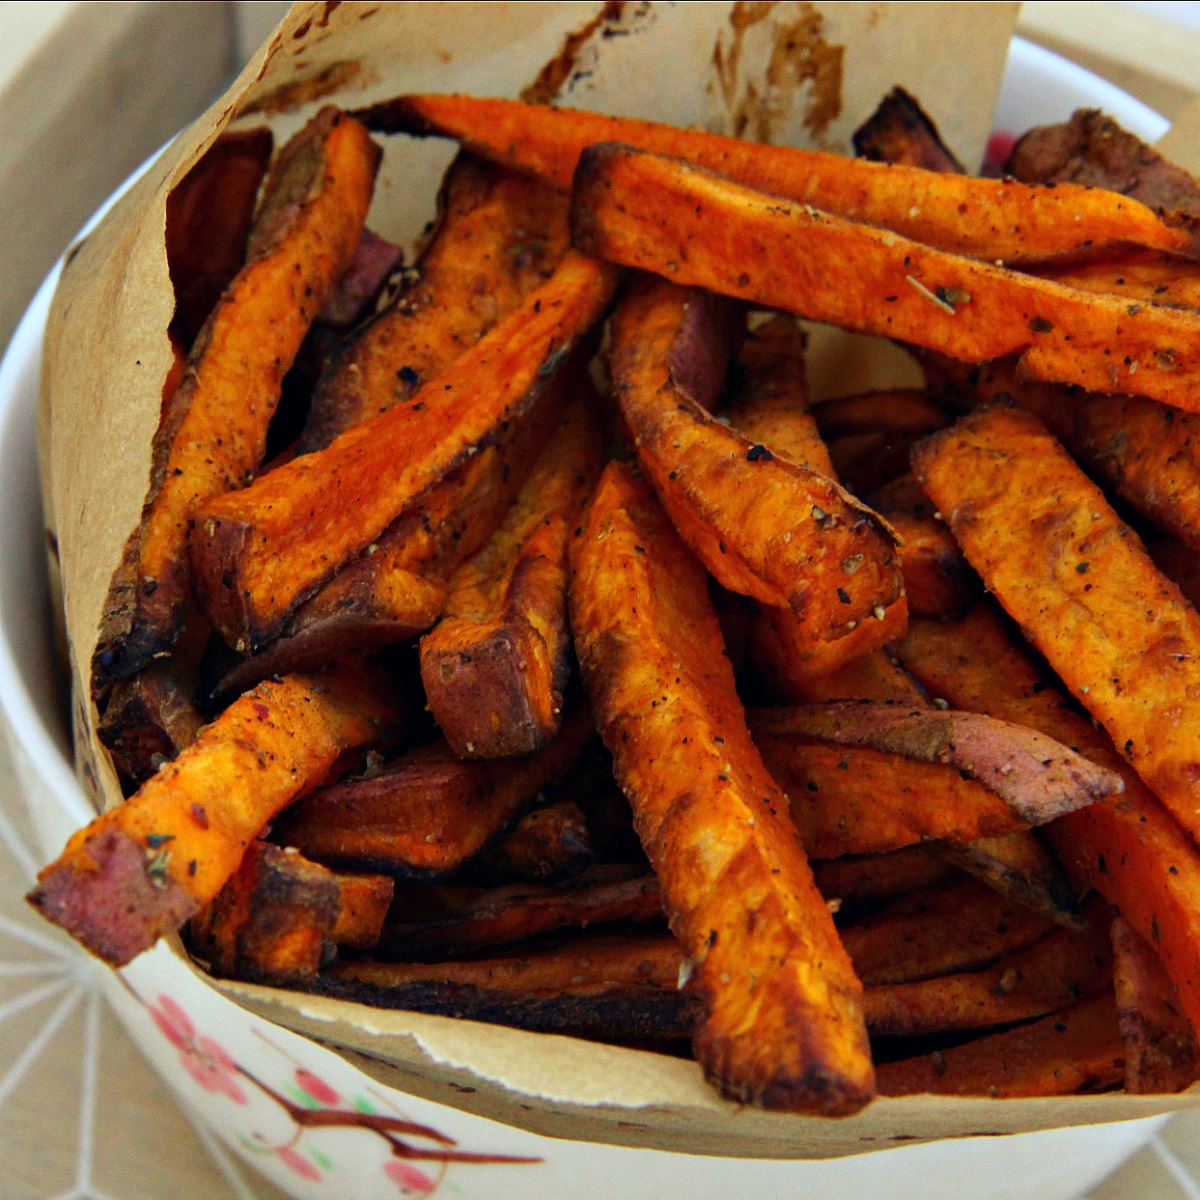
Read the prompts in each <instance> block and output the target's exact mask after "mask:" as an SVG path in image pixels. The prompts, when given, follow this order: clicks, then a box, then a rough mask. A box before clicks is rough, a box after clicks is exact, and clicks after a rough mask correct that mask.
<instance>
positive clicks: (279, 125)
mask: <svg viewBox="0 0 1200 1200" xmlns="http://www.w3.org/2000/svg"><path fill="white" fill-rule="evenodd" d="M1017 7H1018V6H1017V5H1015V4H1008V3H1004V4H975V3H972V4H955V5H943V4H937V5H934V4H887V3H883V4H869V5H868V4H841V3H821V4H812V3H780V4H741V3H740V4H733V5H730V4H726V3H714V4H694V3H685V4H675V5H668V4H657V3H639V4H627V5H620V4H618V5H613V4H604V5H601V4H596V3H548V4H536V5H535V4H519V3H517V4H505V3H490V4H468V3H460V4H435V3H428V4H426V3H406V4H385V5H376V4H357V3H342V4H333V3H326V4H316V3H314V4H299V5H297V6H296V7H295V8H294V9H293V10H292V12H291V13H290V14H289V16H288V17H287V19H286V20H285V21H284V22H283V24H282V25H281V26H280V28H279V29H278V30H277V31H276V32H275V34H274V35H273V36H272V37H271V38H270V39H269V41H268V42H267V44H266V45H265V46H264V47H263V48H262V49H261V50H260V51H259V53H258V54H257V55H256V56H255V58H254V59H253V60H252V62H251V63H250V64H249V66H248V67H247V68H246V69H245V71H244V72H243V73H242V75H241V77H240V78H239V79H238V80H237V81H236V83H235V84H234V85H233V86H232V87H231V88H230V90H229V91H228V93H227V94H226V95H225V96H223V97H222V98H221V99H220V100H219V101H218V102H217V103H216V104H215V105H214V106H213V107H212V109H210V111H209V112H208V113H207V114H205V116H204V117H202V118H201V119H200V120H199V121H198V122H197V123H196V124H195V125H194V126H192V127H191V128H190V129H188V130H186V131H185V132H184V133H183V134H181V135H180V136H179V138H178V139H177V140H176V141H175V143H174V144H172V146H171V147H170V148H169V149H168V150H167V151H166V152H165V153H164V154H163V155H162V156H161V157H160V158H159V159H158V160H157V161H156V162H155V163H154V164H153V165H152V166H151V167H150V168H149V169H148V170H147V172H146V173H145V175H144V176H143V177H142V178H141V180H140V181H139V182H138V183H136V184H135V185H134V187H133V188H132V189H131V190H130V191H129V192H128V194H127V195H126V196H125V197H124V198H123V199H122V200H121V201H120V202H119V203H118V204H117V206H116V207H115V208H114V210H113V211H112V213H111V215H110V216H109V217H108V218H107V219H106V220H105V221H104V222H103V224H102V225H101V226H100V227H99V228H98V229H97V230H96V231H95V232H94V233H92V234H91V235H90V236H88V237H87V238H86V239H85V240H84V241H82V242H81V243H79V244H78V245H76V246H74V247H73V248H72V249H71V251H70V252H69V254H68V256H67V263H66V268H65V271H64V275H63V281H62V284H61V286H60V288H59V291H58V295H57V297H56V300H55V303H54V307H53V311H52V313H51V316H50V322H49V328H48V331H47V339H46V358H45V371H44V389H43V390H44V395H43V407H42V413H41V437H42V455H43V462H44V489H45V497H46V511H47V514H48V520H49V523H50V529H51V532H52V534H53V539H52V541H51V544H52V545H53V544H57V546H58V552H59V556H60V561H61V568H62V578H63V580H64V603H65V617H66V624H67V630H68V634H69V638H70V645H71V648H72V682H73V685H74V696H75V701H74V717H75V724H76V734H77V753H78V764H79V772H80V775H81V778H82V780H83V782H84V785H85V787H86V788H87V790H88V792H89V794H90V796H91V798H92V799H93V801H94V802H95V804H96V806H97V808H102V807H104V806H106V805H110V804H113V803H117V802H118V801H119V799H120V789H119V788H118V786H117V782H116V778H115V775H114V773H113V770H112V768H111V765H110V763H109V761H108V758H107V755H106V753H105V752H104V751H103V750H102V748H101V747H100V745H99V743H98V742H97V740H96V737H95V732H94V727H95V719H94V718H95V713H94V711H93V710H92V709H91V708H90V706H89V704H88V701H87V700H86V697H88V696H89V695H90V679H89V677H88V672H89V667H90V662H91V658H92V653H93V649H94V646H95V643H96V635H97V629H98V625H99V620H100V614H101V611H102V606H103V603H104V599H105V595H106V592H107V589H108V585H109V580H110V578H111V576H112V574H113V571H114V569H115V567H116V565H117V562H118V560H119V557H120V554H121V550H122V547H123V546H124V544H125V541H126V539H127V537H128V536H129V533H130V531H131V530H132V529H133V528H134V526H135V524H136V523H137V521H138V519H139V516H140V512H141V506H142V502H143V499H144V496H145V493H146V486H147V480H148V477H149V467H150V445H151V439H152V436H153V434H154V431H155V426H156V424H157V421H158V417H159V404H160V395H161V390H162V383H163V379H164V377H165V375H166V373H167V369H168V366H169V363H170V358H171V355H170V351H169V348H168V343H167V336H166V330H167V325H168V322H169V320H170V317H171V313H172V307H173V296H172V290H171V285H170V282H169V279H168V275H167V260H166V253H165V247H164V228H165V200H166V197H167V195H168V193H169V192H170V190H171V188H172V187H173V185H174V184H175V183H176V182H177V181H178V180H180V179H181V178H182V177H183V175H184V174H185V173H186V172H187V170H188V169H189V168H190V167H191V166H192V165H193V164H194V163H195V162H196V161H197V159H198V158H199V157H200V156H201V155H202V154H203V153H204V151H205V149H206V148H207V147H208V146H209V145H210V144H211V143H212V141H213V140H214V139H215V137H216V136H217V135H218V134H219V133H220V132H221V131H222V130H223V129H225V128H226V127H227V126H228V125H230V123H231V122H247V123H261V122H263V121H267V122H269V123H270V124H271V125H272V126H273V128H274V129H275V132H276V135H277V138H278V139H279V140H280V141H282V139H283V138H284V137H286V136H287V135H288V134H290V133H291V132H292V131H293V130H294V129H296V128H297V127H298V126H299V125H300V124H301V123H302V121H303V120H304V119H306V118H307V116H308V115H310V114H311V112H312V110H313V107H314V106H315V105H316V104H318V103H321V102H326V101H333V102H338V103H342V104H344V105H346V106H347V107H357V106H360V105H364V104H367V103H370V102H373V101H376V100H380V99H383V98H386V97H388V96H391V95H394V94H397V93H400V92H405V91H441V92H451V91H468V92H472V93H474V94H477V95H497V96H516V95H520V94H524V95H525V96H527V97H530V98H540V99H550V98H553V97H557V98H559V99H560V100H561V101H562V102H563V103H565V104H570V105H573V106H576V107H582V108H591V109H597V110H600V111H605V112H611V113H619V114H625V115H634V116H641V117H647V118H651V119H656V120H662V121H670V122H674V123H678V124H683V125H699V126H703V127H706V128H709V129H712V130H714V131H717V132H730V133H741V134H743V135H744V136H747V137H752V138H756V139H760V140H770V141H778V142H793V143H796V144H801V145H811V146H816V147H822V148H829V149H833V150H839V151H846V150H848V148H849V147H848V139H849V135H850V133H851V131H852V130H853V129H854V128H855V127H856V126H857V125H858V124H860V123H861V122H862V121H863V120H864V119H865V118H866V117H867V116H868V115H869V114H870V113H871V111H873V109H874V107H875V105H876V104H877V103H878V101H879V99H880V97H881V96H882V95H883V94H884V93H885V92H886V91H887V90H888V89H890V88H891V87H893V86H894V85H896V84H900V85H902V86H903V87H905V88H907V89H908V90H909V91H911V92H912V93H914V94H915V95H917V96H919V97H920V98H921V102H922V103H923V104H924V105H925V106H926V107H927V108H928V109H929V111H930V112H931V114H932V115H933V117H934V118H935V120H936V121H937V122H938V124H939V126H940V128H941V130H942V132H943V134H944V135H945V137H946V139H947V141H948V142H949V144H950V146H951V147H952V148H953V149H954V150H955V152H956V153H957V154H958V155H959V157H960V158H961V159H962V160H963V161H964V162H967V163H972V162H978V161H979V158H980V155H981V151H982V147H983V142H984V138H985V136H986V133H987V130H988V127H989V123H990V119H991V112H992V108H993V105H994V99H995V94H996V90H997V88H998V86H999V80H1000V76H1001V73H1002V70H1003V65H1004V59H1005V54H1006V51H1007V44H1008V39H1009V36H1010V33H1011V29H1012V24H1013V21H1014V19H1015V16H1016V9H1017ZM452 153H453V147H452V146H451V145H450V144H448V143H443V142H438V141H427V142H419V141H412V140H409V139H405V138H393V139H389V140H388V142H387V146H386V154H385V160H384V165H383V168H382V172H381V177H380V183H379V186H378V188H377V191H376V199H375V204H374V207H373V209H372V213H371V216H370V221H369V223H370V225H371V227H372V228H373V229H375V230H377V231H378V232H380V233H382V234H384V235H385V236H388V237H391V238H393V239H396V240H400V241H403V242H411V239H412V238H413V237H414V235H415V234H416V233H418V232H419V230H420V229H421V227H422V226H423V225H424V223H425V222H426V221H427V220H428V218H429V217H430V216H431V215H432V211H433V199H434V194H435V191H436V188H437V185H438V182H439V180H440V178H441V175H442V172H443V170H444V168H445V167H446V165H447V164H448V162H449V160H450V158H451V156H452ZM849 344H852V345H853V346H854V350H853V357H854V359H855V361H856V363H859V364H860V365H861V355H862V349H861V339H855V341H854V342H853V343H848V342H847V341H845V340H843V341H841V342H839V341H837V340H834V341H832V342H831V343H830V344H829V345H827V346H824V347H823V348H822V350H821V352H820V359H821V363H820V366H819V370H820V371H822V372H823V373H824V374H826V375H827V376H828V377H830V378H836V377H837V373H838V372H839V371H841V370H843V369H844V368H843V367H842V365H841V364H842V363H843V362H844V361H845V360H846V358H847V355H848V354H849V353H850V352H849V351H848V350H847V345H849ZM871 353H874V351H871ZM883 361H884V364H885V365H884V366H882V367H880V368H878V369H876V368H872V371H873V372H874V373H875V375H876V377H878V374H879V372H881V371H882V372H883V373H885V374H886V371H887V370H888V369H890V368H888V367H887V365H886V363H887V361H888V359H887V357H886V356H884V360H883ZM177 949H178V947H177ZM179 952H180V953H181V954H182V953H183V952H182V950H181V949H179ZM215 986H218V987H220V988H221V990H222V991H224V992H225V993H226V994H227V995H229V996H231V997H232V998H234V999H235V1000H237V1001H238V1002H240V1003H242V1004H244V1005H246V1006H247V1007H249V1008H251V1009H253V1010H254V1011H256V1012H259V1013H261V1014H262V1015H264V1016H266V1017H267V1018H269V1019H271V1020H275V1021H278V1022H279V1023H280V1024H283V1025H286V1026H288V1027H290V1028H292V1029H296V1030H299V1031H301V1032H305V1033H309V1034H311V1035H313V1036H315V1037H319V1038H320V1039H321V1040H322V1041H323V1042H325V1043H327V1044H332V1045H334V1046H337V1047H339V1048H342V1050H343V1052H344V1053H346V1054H347V1055H348V1056H349V1057H350V1058H351V1059H352V1060H353V1061H354V1062H356V1063H358V1064H360V1065H361V1066H362V1067H363V1068H364V1069H365V1070H366V1071H368V1072H370V1073H371V1074H374V1075H376V1076H378V1077H379V1078H380V1079H382V1080H383V1081H384V1082H386V1083H388V1084H391V1085H393V1086H396V1087H398V1088H400V1089H402V1090H406V1091H410V1092H413V1093H416V1094H419V1095H423V1096H426V1097H429V1098H431V1099H435V1100H438V1101H441V1102H444V1103H448V1104H453V1105H457V1106H459V1107H464V1108H469V1109H470V1110H472V1111H475V1112H478V1113H481V1114H483V1115H486V1116H490V1117H494V1118H497V1119H500V1120H503V1121H507V1122H509V1123H512V1124H517V1125H521V1126H524V1127H526V1128H529V1129H533V1130H536V1131H538V1132H544V1133H551V1134H555V1135H559V1136H567V1137H575V1138H582V1139H589V1140H596V1141H611V1142H615V1143H622V1144H626V1145H638V1146H652V1147H657V1148H661V1149H675V1150H686V1151H692V1152H702V1153H707V1154H731V1155H741V1156H764V1157H831V1156H837V1155H845V1154H852V1153H858V1152H863V1151H866V1150H872V1149H881V1148H884V1147H887V1146H889V1145H894V1144H899V1143H902V1142H909V1141H914V1140H926V1139H933V1138H943V1137H963V1136H970V1135H976V1134H982V1133H1005V1132H1017V1131H1021V1130H1032V1129H1044V1128H1050V1127H1054V1126H1059V1125H1070V1124H1084V1123H1092V1122H1100V1121H1115V1120H1125V1119H1129V1118H1133V1117H1140V1116H1148V1115H1151V1114H1153V1113H1161V1112H1166V1111H1170V1110H1173V1109H1176V1108H1179V1107H1183V1106H1185V1105H1189V1104H1193V1103H1195V1101H1196V1099H1197V1097H1196V1096H1194V1095H1186V1096H1181V1097H1123V1096H1096V1097H1070V1098H1065V1099H1051V1100H1023V1101H990V1100H984V1099H970V1100H947V1099H942V1098H933V1097H912V1098H906V1099H898V1100H879V1101H876V1102H875V1103H874V1104H873V1105H871V1106H870V1107H869V1108H868V1109H867V1110H866V1112H864V1113H862V1114H861V1115H859V1116H857V1117H854V1118H851V1119H849V1120H842V1121H827V1120H821V1119H813V1118H802V1117H794V1116H784V1115H777V1114H768V1113H763V1112H759V1111H754V1110H750V1109H743V1108H740V1107H739V1106H737V1105H734V1104H731V1103H728V1102H726V1101H724V1100H722V1099H721V1098H720V1097H718V1096H717V1095H716V1094H715V1093H714V1092H713V1091H712V1090H711V1089H710V1088H708V1087H707V1086H706V1085H705V1083H704V1082H703V1080H702V1078H701V1076H700V1071H699V1068H698V1067H697V1066H696V1064H694V1063H691V1062H685V1061H681V1060H678V1059H674V1058H669V1057H665V1056H660V1055H654V1054H647V1053H642V1052H638V1051H633V1050H624V1049H617V1048H613V1047H608V1046H600V1045H595V1044H592V1043H588V1042H584V1041H580V1040H575V1039H569V1038H561V1037H552V1036H549V1035H538V1034H529V1033H524V1032H520V1031H516V1030H512V1029H507V1028H501V1027H497V1026H490V1025H482V1024H476V1023H472V1022H466V1021H455V1020H450V1019H447V1018H441V1017H432V1016H423V1015H419V1014H410V1013H403V1012H388V1011H381V1010H373V1009H369V1008H364V1007H361V1006H358V1005H353V1004H349V1003H344V1002H336V1001H330V1000H325V999H319V998H313V997H309V996H304V995H299V994H292V993H288V992H283V991H278V990H274V989H268V988H258V987H252V986H249V985H241V984H230V983H220V984H216V985H215Z"/></svg>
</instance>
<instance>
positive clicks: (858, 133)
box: [851, 87, 966, 175]
mask: <svg viewBox="0 0 1200 1200" xmlns="http://www.w3.org/2000/svg"><path fill="white" fill-rule="evenodd" d="M851 140H852V141H853V143H854V152H855V154H857V155H858V156H859V158H865V159H867V160H868V161H870V162H881V163H891V164H892V165H898V166H905V167H923V168H924V169H925V170H927V171H938V172H941V173H944V174H951V175H965V174H966V172H965V171H964V170H963V168H962V164H961V163H959V161H958V159H957V158H955V157H954V154H953V152H952V151H951V150H950V149H949V148H948V147H947V146H946V145H945V144H944V143H943V142H942V139H941V135H940V134H939V133H938V130H937V126H936V125H935V124H934V123H933V120H932V119H931V118H930V116H929V114H928V113H926V112H925V110H924V109H923V108H922V107H921V106H920V105H919V104H918V103H917V101H916V100H915V99H914V98H913V97H912V96H910V95H909V94H908V93H907V92H906V91H905V90H904V89H903V88H901V87H894V88H892V90H891V91H890V92H888V94H887V95H886V96H884V98H883V99H882V100H880V102H879V107H878V108H876V110H875V111H874V112H873V113H872V114H871V115H870V116H869V117H868V118H867V119H866V120H865V121H864V122H863V123H862V124H861V125H860V126H859V127H858V128H857V129H856V130H855V131H854V135H853V137H852V139H851Z"/></svg>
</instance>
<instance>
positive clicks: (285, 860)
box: [189, 842, 340, 986]
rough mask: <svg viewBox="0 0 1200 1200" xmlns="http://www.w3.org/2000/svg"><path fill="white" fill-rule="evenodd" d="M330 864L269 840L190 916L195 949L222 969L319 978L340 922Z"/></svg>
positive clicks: (294, 979)
mask: <svg viewBox="0 0 1200 1200" xmlns="http://www.w3.org/2000/svg"><path fill="white" fill-rule="evenodd" d="M339 907H340V895H339V888H338V883H337V880H336V879H335V878H334V877H333V873H332V872H331V871H328V870H326V868H324V867H321V866H318V865H317V864H316V863H313V862H309V861H308V860H307V859H305V858H303V857H302V856H301V855H299V854H297V853H295V852H294V851H293V852H290V853H289V852H288V851H284V850H281V849H280V848H279V847H278V846H272V845H270V844H269V843H268V842H254V843H252V844H251V846H250V847H249V849H248V850H247V851H246V856H245V858H243V859H242V865H241V866H240V867H239V868H238V870H237V872H236V873H235V874H234V876H233V878H232V879H230V880H229V882H228V883H226V885H225V886H224V887H223V888H222V889H221V891H220V892H219V893H218V895H217V897H216V899H215V900H213V901H212V903H211V904H209V905H207V906H206V907H205V908H204V909H203V910H202V911H201V912H200V913H199V914H198V915H197V916H196V917H194V918H193V919H192V921H191V922H190V924H189V933H190V935H191V937H190V942H191V948H192V950H193V951H194V952H195V953H196V954H198V955H199V956H200V957H201V958H202V959H204V960H205V961H206V962H207V963H208V965H209V967H210V969H211V970H212V971H214V972H215V973H216V974H217V975H223V976H225V977H226V978H229V979H245V980H248V981H249V982H251V983H275V984H280V985H283V986H286V985H287V984H292V983H302V982H304V981H305V980H307V979H314V978H315V977H316V974H317V972H318V971H319V970H320V968H321V963H322V959H323V958H324V956H325V950H326V946H327V945H328V944H329V940H330V936H331V934H332V933H333V929H334V925H335V924H336V923H337V917H338V909H339Z"/></svg>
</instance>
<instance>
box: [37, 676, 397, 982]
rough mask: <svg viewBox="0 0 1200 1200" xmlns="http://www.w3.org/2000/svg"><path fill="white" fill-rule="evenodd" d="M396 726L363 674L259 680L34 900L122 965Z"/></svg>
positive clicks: (390, 708)
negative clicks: (270, 828) (355, 755)
mask: <svg viewBox="0 0 1200 1200" xmlns="http://www.w3.org/2000/svg"><path fill="white" fill-rule="evenodd" d="M395 720H396V705H395V704H394V703H393V701H392V700H391V698H390V695H389V692H388V690H387V687H386V684H385V683H384V682H383V681H382V680H380V679H379V678H378V677H377V676H376V675H375V674H374V672H372V671H369V670H367V669H366V668H363V667H356V668H342V669H337V670H332V671H329V672H327V673H325V674H323V675H321V676H314V677H312V678H309V677H306V676H302V675H288V676H285V677H284V678H282V679H279V680H273V681H268V682H265V683H261V684H259V686H258V687H257V688H255V689H254V690H253V691H251V692H247V693H246V695H245V696H243V697H242V698H241V699H240V700H237V701H235V702H234V703H233V704H232V705H230V707H229V708H227V709H226V710H225V711H224V712H223V713H222V714H221V715H220V716H219V717H218V718H217V719H216V720H215V721H213V722H212V724H210V725H207V726H205V728H204V729H203V730H201V732H200V734H199V736H198V737H197V738H196V740H195V741H194V742H193V743H192V744H191V745H190V746H189V747H188V748H187V749H186V750H184V751H183V753H182V754H180V755H179V757H178V758H177V759H176V760H175V761H174V762H172V763H168V764H167V765H166V766H165V767H163V769H162V770H161V771H159V772H158V773H157V774H156V775H154V776H152V777H151V778H150V779H148V780H147V781H146V782H145V783H144V784H143V785H142V787H141V790H140V791H138V793H137V794H136V795H135V796H133V797H132V799H130V800H128V801H127V802H126V803H125V804H122V805H121V806H119V807H118V808H114V809H111V810H110V811H109V812H106V813H105V814H104V815H103V816H100V817H97V818H96V820H94V821H93V822H92V823H91V824H90V825H88V826H87V827H86V828H84V829H81V830H79V831H78V832H77V833H76V834H74V835H73V836H72V838H71V840H70V841H69V842H68V843H67V846H66V849H65V850H64V851H63V853H62V854H61V855H60V856H59V858H58V859H57V860H56V861H55V862H53V863H51V864H50V866H48V867H46V868H45V870H43V871H42V872H41V874H40V875H39V877H38V879H39V882H38V885H37V887H36V888H34V890H33V891H32V892H31V893H30V894H29V900H30V903H32V904H33V905H34V906H35V907H36V908H38V909H40V910H41V912H42V915H43V916H45V917H47V918H48V919H49V920H51V921H54V922H55V923H56V924H58V925H61V926H62V927H63V928H64V929H66V930H67V932H68V933H70V934H71V935H72V936H73V937H75V938H76V939H78V940H79V941H80V942H82V943H83V944H84V945H85V946H86V947H87V948H88V949H89V950H91V951H92V953H93V954H96V955H98V956H99V957H100V958H103V959H104V960H105V961H106V962H109V963H111V964H112V965H114V966H123V965H124V964H125V963H127V962H129V961H130V960H131V959H132V958H134V957H135V956H136V955H138V954H140V953H141V952H142V951H143V950H147V949H149V948H150V947H151V946H152V945H154V943H155V942H156V941H157V940H158V939H159V938H160V937H161V936H163V934H166V933H170V932H172V931H173V930H176V929H178V928H179V927H180V926H181V925H182V924H183V923H184V921H186V920H187V919H188V917H190V916H192V915H193V914H194V913H195V912H196V911H197V910H198V909H199V908H200V907H201V906H202V905H203V904H205V903H207V902H208V901H210V900H212V899H214V898H215V897H216V895H217V893H218V892H220V890H221V888H222V887H224V886H225V883H226V881H227V880H228V879H229V878H230V876H232V875H233V873H234V872H235V871H236V870H237V869H238V866H239V865H240V863H241V861H242V857H243V855H244V853H245V850H246V847H247V846H248V845H249V844H250V842H251V841H253V840H254V838H255V837H257V836H258V834H259V833H260V831H261V830H262V828H263V826H265V825H266V824H267V822H268V821H270V820H272V819H273V818H274V817H275V816H276V815H277V814H278V813H279V811H280V810H281V809H282V808H283V807H284V806H285V805H288V804H290V803H291V802H292V801H293V800H295V799H296V797H297V796H299V795H301V794H302V793H304V792H305V791H308V790H311V789H312V788H314V787H317V786H318V785H320V784H321V783H323V782H324V781H325V780H326V778H328V776H329V775H330V774H331V773H332V772H333V771H334V770H335V769H336V767H337V765H338V763H339V761H340V760H341V759H342V757H343V756H344V755H345V754H346V753H347V752H348V751H350V750H353V749H354V748H355V747H358V746H363V745H366V744H369V743H372V742H377V741H380V740H381V739H382V737H383V736H384V735H385V734H386V733H387V732H389V731H390V730H389V726H391V725H392V724H393V723H394V722H395Z"/></svg>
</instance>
